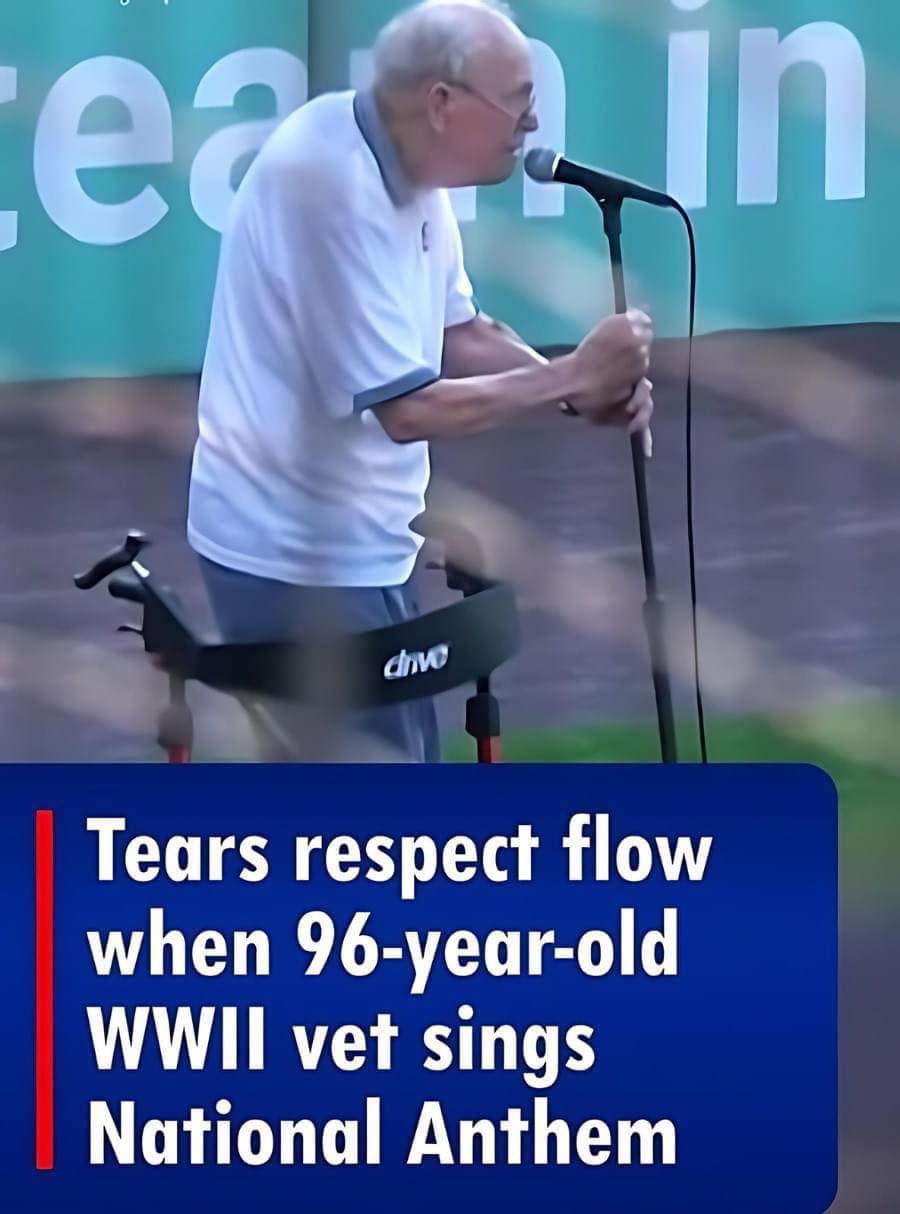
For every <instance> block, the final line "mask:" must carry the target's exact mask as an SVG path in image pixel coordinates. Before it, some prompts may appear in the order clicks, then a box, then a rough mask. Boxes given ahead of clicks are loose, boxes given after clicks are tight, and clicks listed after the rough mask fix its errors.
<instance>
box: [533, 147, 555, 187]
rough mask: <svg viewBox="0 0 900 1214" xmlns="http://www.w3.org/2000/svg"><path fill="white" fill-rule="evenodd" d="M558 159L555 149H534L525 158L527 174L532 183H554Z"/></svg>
mask: <svg viewBox="0 0 900 1214" xmlns="http://www.w3.org/2000/svg"><path fill="white" fill-rule="evenodd" d="M558 159H559V157H558V155H557V153H556V152H554V150H553V148H532V149H531V151H530V152H529V153H528V155H527V156H526V157H525V172H526V173H527V174H528V176H529V177H530V178H531V180H532V181H553V172H554V170H555V168H556V162H557V160H558Z"/></svg>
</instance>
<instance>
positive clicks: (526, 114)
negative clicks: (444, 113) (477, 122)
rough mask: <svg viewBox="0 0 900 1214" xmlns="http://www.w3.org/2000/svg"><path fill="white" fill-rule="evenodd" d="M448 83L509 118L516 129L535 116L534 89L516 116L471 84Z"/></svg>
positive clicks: (458, 81)
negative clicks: (526, 103)
mask: <svg viewBox="0 0 900 1214" xmlns="http://www.w3.org/2000/svg"><path fill="white" fill-rule="evenodd" d="M449 83H450V84H452V85H453V87H454V88H458V89H462V90H463V92H464V93H471V95H472V96H473V97H477V98H478V99H479V100H480V101H483V102H484V103H485V104H486V105H489V106H490V107H491V108H492V109H494V110H498V111H499V112H500V113H501V114H505V115H506V117H507V118H511V119H512V120H513V121H514V122H515V124H516V126H517V127H520V126H524V125H526V124H527V123H529V122H530V121H531V120H532V119H533V118H534V117H535V116H536V115H535V110H536V108H537V94H536V93H535V90H534V89H532V90H531V96H530V97H529V98H528V105H527V106H526V108H525V109H524V110H522V111H521V112H520V113H518V114H516V113H515V112H513V111H512V110H508V109H506V107H505V106H502V105H501V104H500V103H499V102H498V101H494V100H493V99H492V98H491V97H488V96H487V95H486V94H485V93H482V92H480V91H479V90H478V89H476V88H473V87H472V85H471V84H466V83H464V81H462V80H452V81H449Z"/></svg>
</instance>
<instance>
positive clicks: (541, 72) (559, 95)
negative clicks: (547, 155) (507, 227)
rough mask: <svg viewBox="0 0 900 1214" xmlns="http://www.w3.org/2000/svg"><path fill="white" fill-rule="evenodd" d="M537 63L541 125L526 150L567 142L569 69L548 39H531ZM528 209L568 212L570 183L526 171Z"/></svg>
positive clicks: (554, 213)
mask: <svg viewBox="0 0 900 1214" xmlns="http://www.w3.org/2000/svg"><path fill="white" fill-rule="evenodd" d="M529 41H530V43H531V55H532V60H533V63H534V91H535V95H536V96H537V112H538V118H539V120H540V124H541V125H540V127H539V129H538V130H537V131H535V132H534V133H533V134H531V135H528V136H527V138H526V140H525V151H526V153H527V152H528V150H529V149H530V148H533V147H548V148H556V150H557V151H558V152H562V151H564V149H565V146H566V73H565V72H564V70H563V65H562V64H561V63H560V61H559V56H558V55H557V54H556V51H554V50H553V48H552V47H550V46H548V45H547V43H546V42H539V41H538V40H537V39H536V38H531V39H529ZM524 211H525V215H526V216H527V217H531V216H533V215H534V216H558V215H565V213H566V187H565V186H564V185H542V184H541V183H540V182H537V181H532V180H531V178H530V177H529V176H528V175H527V174H526V175H525V201H524Z"/></svg>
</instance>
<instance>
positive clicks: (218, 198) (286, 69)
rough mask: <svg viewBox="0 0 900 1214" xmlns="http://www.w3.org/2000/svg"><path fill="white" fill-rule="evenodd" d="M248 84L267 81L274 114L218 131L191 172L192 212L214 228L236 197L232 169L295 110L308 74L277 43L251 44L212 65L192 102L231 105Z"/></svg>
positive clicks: (306, 88)
mask: <svg viewBox="0 0 900 1214" xmlns="http://www.w3.org/2000/svg"><path fill="white" fill-rule="evenodd" d="M252 84H262V85H265V86H266V87H268V88H270V89H271V90H272V92H273V93H274V94H275V117H274V118H266V119H264V120H261V121H255V122H240V123H235V124H233V125H232V126H228V127H225V129H224V130H221V131H217V132H216V134H215V135H213V136H212V137H211V138H210V139H208V140H207V141H206V143H205V144H204V145H203V147H202V148H201V149H200V151H199V152H198V153H197V158H196V159H195V161H194V166H193V168H192V170H191V202H192V203H193V204H194V210H195V211H196V212H197V214H198V216H199V217H200V219H202V220H203V222H204V223H205V224H206V225H207V227H210V228H212V229H213V231H216V232H221V231H222V229H223V228H224V227H225V218H226V216H227V214H228V208H229V207H230V205H231V200H232V198H233V197H234V188H233V187H232V173H233V171H234V166H235V164H236V163H237V161H238V160H240V158H241V157H242V156H246V155H248V154H249V153H253V152H258V151H259V149H260V148H261V147H262V145H263V144H264V143H265V141H266V139H267V138H268V137H269V135H270V134H271V133H272V131H273V130H274V129H275V127H276V126H277V125H278V123H279V122H280V121H281V120H282V119H283V118H286V117H287V115H288V114H290V113H292V112H293V111H294V110H296V109H299V107H300V106H301V105H303V104H304V103H305V101H306V99H307V97H308V95H309V74H308V72H307V70H306V64H305V63H304V62H303V60H302V59H298V58H297V56H296V55H292V54H290V53H289V52H288V51H282V50H279V49H278V48H277V47H251V48H249V49H248V50H243V51H235V52H234V53H233V54H231V55H226V56H225V58H224V59H220V60H219V62H218V63H214V64H213V66H212V67H211V68H210V69H209V71H208V72H207V73H206V75H205V76H204V77H203V79H202V80H201V81H200V84H199V85H198V87H197V95H196V96H195V97H194V105H195V106H196V107H197V108H198V109H216V108H219V107H224V106H228V107H231V106H233V105H234V102H235V98H236V97H237V95H238V93H239V92H240V91H241V89H244V88H247V87H249V86H250V85H252Z"/></svg>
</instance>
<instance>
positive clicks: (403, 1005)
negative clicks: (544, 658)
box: [0, 766, 837, 1214]
mask: <svg viewBox="0 0 900 1214" xmlns="http://www.w3.org/2000/svg"><path fill="white" fill-rule="evenodd" d="M3 781H4V797H3V826H4V848H3V851H2V859H0V865H2V871H0V921H2V923H3V924H4V932H3V950H4V957H3V960H4V968H5V972H6V975H7V995H6V998H5V999H4V1001H3V1004H2V1020H0V1085H2V1105H0V1108H2V1118H3V1134H2V1137H0V1153H2V1176H3V1179H4V1204H5V1208H7V1209H10V1210H14V1211H17V1212H18V1211H32V1210H41V1211H46V1212H47V1214H57V1212H63V1211H66V1212H70V1211H71V1212H73V1214H74V1212H76V1211H79V1212H80V1211H88V1210H90V1211H96V1210H125V1209H127V1210H129V1211H130V1214H143V1212H145V1211H148V1212H149V1211H154V1212H157V1211H159V1210H160V1209H165V1210H167V1211H169V1214H181V1212H182V1211H188V1210H193V1209H197V1208H201V1207H202V1208H205V1209H209V1210H215V1211H223V1212H225V1211H228V1212H230V1211H246V1210H249V1209H259V1210H278V1209H282V1208H288V1207H295V1206H297V1207H301V1208H304V1209H309V1210H317V1211H318V1210H326V1209H327V1210H329V1211H355V1212H358V1211H363V1210H367V1209H371V1210H379V1211H380V1210H392V1211H393V1210H396V1211H407V1210H408V1211H421V1210H423V1209H428V1210H430V1211H433V1212H434V1214H440V1212H444V1211H447V1212H449V1211H458V1210H460V1209H468V1210H473V1211H481V1210H499V1209H502V1210H508V1211H518V1210H522V1211H531V1210H543V1211H545V1210H547V1209H548V1208H551V1207H552V1208H558V1209H561V1210H566V1211H580V1210H599V1209H603V1210H615V1211H616V1214H651V1212H655V1211H660V1210H665V1211H667V1212H669V1214H678V1212H685V1214H687V1212H688V1211H690V1212H691V1214H714V1212H715V1214H722V1211H726V1210H727V1211H728V1214H751V1212H752V1214H757V1212H758V1211H760V1210H766V1211H767V1212H768V1214H824V1211H825V1210H826V1209H827V1208H828V1207H829V1205H830V1204H831V1202H832V1201H833V1198H834V1195H835V1192H836V1152H837V1146H836V965H837V955H836V954H837V922H836V885H837V805H836V795H835V791H834V786H833V785H832V783H831V781H830V780H829V779H828V778H827V776H825V775H824V773H822V772H821V771H819V770H817V769H815V768H806V767H762V766H757V767H746V768H733V767H710V768H700V767H692V766H684V767H678V768H662V767H650V766H647V767H591V766H583V767H569V768H560V767H556V766H555V767H552V768H550V767H514V766H506V767H496V768H491V769H490V770H486V769H484V768H478V767H471V768H469V767H462V766H461V767H458V768H452V767H451V768H442V769H441V770H440V771H437V770H436V769H434V770H429V769H427V768H413V767H410V768H402V767H384V768H377V769H369V768H353V767H347V768H341V769H332V768H326V767H321V768H315V767H304V768H301V767H280V768H264V767H203V766H196V767H188V768H167V767H163V766H160V767H146V768H137V769H136V768H128V769H125V768H122V767H108V768H104V767H77V768H76V767H71V768H66V767H43V768H37V767H35V768H30V767H25V766H21V767H8V768H6V769H4V771H3Z"/></svg>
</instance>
